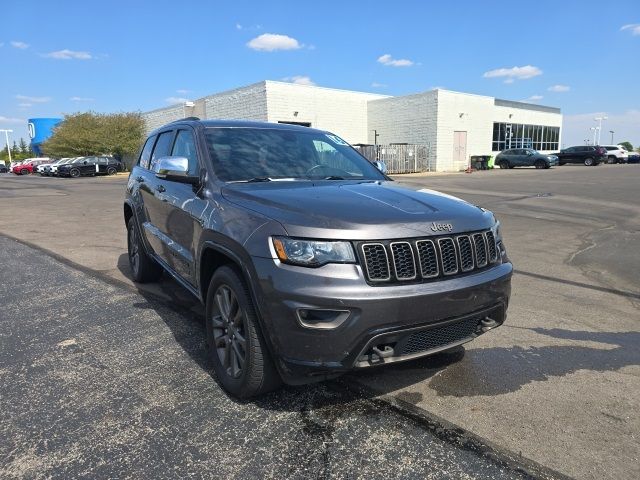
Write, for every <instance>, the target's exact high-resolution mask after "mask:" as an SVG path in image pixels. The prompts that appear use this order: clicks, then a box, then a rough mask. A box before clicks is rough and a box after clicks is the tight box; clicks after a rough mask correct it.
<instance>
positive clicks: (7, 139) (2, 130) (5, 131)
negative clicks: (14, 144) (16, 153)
mask: <svg viewBox="0 0 640 480" xmlns="http://www.w3.org/2000/svg"><path fill="white" fill-rule="evenodd" d="M0 132H4V138H5V140H6V141H7V153H8V154H9V163H11V147H10V146H9V133H13V130H4V129H0Z"/></svg>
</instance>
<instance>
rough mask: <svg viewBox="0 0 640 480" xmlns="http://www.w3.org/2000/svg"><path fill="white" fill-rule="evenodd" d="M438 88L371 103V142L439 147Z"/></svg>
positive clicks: (369, 128)
mask: <svg viewBox="0 0 640 480" xmlns="http://www.w3.org/2000/svg"><path fill="white" fill-rule="evenodd" d="M437 116H438V93H437V90H431V91H429V92H424V93H418V94H416V95H406V96H403V97H389V98H385V99H382V100H374V101H371V102H369V121H368V125H369V126H368V136H367V143H375V142H374V138H373V136H374V132H373V131H374V130H377V132H378V135H379V136H378V144H380V145H384V144H389V143H417V144H422V145H430V146H431V149H432V151H434V149H435V148H436V143H437V138H436V122H437Z"/></svg>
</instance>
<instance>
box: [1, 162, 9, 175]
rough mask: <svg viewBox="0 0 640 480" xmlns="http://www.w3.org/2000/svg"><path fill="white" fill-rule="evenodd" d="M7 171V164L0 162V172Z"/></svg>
mask: <svg viewBox="0 0 640 480" xmlns="http://www.w3.org/2000/svg"><path fill="white" fill-rule="evenodd" d="M8 172H9V167H7V164H6V163H4V162H2V163H0V173H8Z"/></svg>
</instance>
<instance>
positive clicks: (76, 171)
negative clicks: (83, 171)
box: [69, 168, 80, 178]
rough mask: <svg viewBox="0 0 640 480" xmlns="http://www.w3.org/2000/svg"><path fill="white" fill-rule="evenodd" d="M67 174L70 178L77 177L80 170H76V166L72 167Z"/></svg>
mask: <svg viewBox="0 0 640 480" xmlns="http://www.w3.org/2000/svg"><path fill="white" fill-rule="evenodd" d="M69 176H70V177H71V178H78V177H79V176H80V170H78V169H77V168H74V169H72V170H71V171H70V172H69Z"/></svg>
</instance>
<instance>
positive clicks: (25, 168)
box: [13, 158, 51, 175]
mask: <svg viewBox="0 0 640 480" xmlns="http://www.w3.org/2000/svg"><path fill="white" fill-rule="evenodd" d="M50 162H51V159H50V158H28V159H27V160H25V161H24V162H22V164H20V165H16V166H15V167H13V173H15V174H16V175H29V174H30V173H33V171H34V169H35V168H37V167H38V165H43V164H45V163H50Z"/></svg>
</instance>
